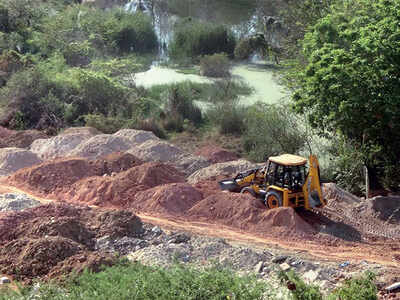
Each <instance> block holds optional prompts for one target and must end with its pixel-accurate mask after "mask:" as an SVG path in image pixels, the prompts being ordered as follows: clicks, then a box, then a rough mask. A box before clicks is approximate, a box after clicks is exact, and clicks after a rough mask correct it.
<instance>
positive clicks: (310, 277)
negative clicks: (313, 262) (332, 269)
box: [303, 270, 319, 283]
mask: <svg viewBox="0 0 400 300" xmlns="http://www.w3.org/2000/svg"><path fill="white" fill-rule="evenodd" d="M318 276H319V270H316V271H314V270H309V271H308V272H306V273H304V274H303V278H304V280H306V281H307V282H309V283H312V282H314V281H315V280H316V279H317V278H318Z"/></svg>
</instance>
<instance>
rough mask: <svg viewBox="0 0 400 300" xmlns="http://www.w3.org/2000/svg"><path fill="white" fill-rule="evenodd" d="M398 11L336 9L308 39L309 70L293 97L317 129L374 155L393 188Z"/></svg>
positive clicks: (399, 129) (399, 113)
mask: <svg viewBox="0 0 400 300" xmlns="http://www.w3.org/2000/svg"><path fill="white" fill-rule="evenodd" d="M399 13H400V7H399V6H398V3H397V2H396V1H387V0H379V1H368V0H362V1H346V2H343V3H342V2H340V3H339V4H337V5H335V6H334V8H333V11H332V13H330V14H329V15H327V16H325V17H323V18H322V19H320V20H319V21H318V22H317V23H316V25H315V26H314V27H313V28H312V30H311V31H310V32H309V33H308V34H306V37H305V39H304V55H305V57H306V58H307V60H306V65H307V66H306V68H304V70H303V71H301V72H299V73H298V76H297V81H296V84H297V87H298V88H297V91H296V93H295V95H294V100H295V102H296V109H297V111H298V112H304V111H306V110H308V111H310V112H311V118H310V122H311V124H313V125H314V126H315V127H318V128H320V129H323V130H330V131H338V132H340V133H341V134H343V136H345V137H346V138H347V139H351V140H353V141H354V143H355V145H356V147H359V148H361V147H363V148H365V149H368V155H367V156H366V157H365V159H366V161H365V164H366V165H367V166H368V167H369V169H370V173H376V174H377V176H378V177H380V178H381V184H383V185H387V187H390V188H392V189H399V185H398V182H399V179H400V172H399V171H398V170H399V169H400V165H399V161H398V157H397V154H396V153H398V149H399V147H400V106H399V103H400V96H399V95H400V87H399V85H398V82H399V80H400V78H399V76H400V75H399V74H400V68H399V67H400V64H399V61H400V39H399V36H400V28H399V26H398V15H399ZM389 166H395V167H394V168H388V167H389ZM385 178H387V179H391V180H390V181H389V182H388V181H387V180H384V179H385Z"/></svg>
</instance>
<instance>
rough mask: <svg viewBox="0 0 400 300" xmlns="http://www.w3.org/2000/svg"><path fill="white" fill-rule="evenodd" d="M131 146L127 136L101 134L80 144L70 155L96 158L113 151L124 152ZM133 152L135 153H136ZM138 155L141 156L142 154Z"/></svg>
mask: <svg viewBox="0 0 400 300" xmlns="http://www.w3.org/2000/svg"><path fill="white" fill-rule="evenodd" d="M129 148H130V143H129V141H128V140H127V139H125V138H122V137H118V136H113V135H111V134H99V135H95V136H93V137H91V138H90V139H88V140H87V141H84V142H83V143H81V144H79V145H78V146H77V147H76V148H75V149H74V150H72V151H71V152H70V153H69V156H79V157H86V158H90V159H96V158H98V157H100V156H104V155H108V154H111V153H113V152H123V151H126V150H128V149H129ZM132 154H133V155H135V154H134V153H132ZM135 156H137V155H135ZM137 157H139V158H141V157H140V156H137Z"/></svg>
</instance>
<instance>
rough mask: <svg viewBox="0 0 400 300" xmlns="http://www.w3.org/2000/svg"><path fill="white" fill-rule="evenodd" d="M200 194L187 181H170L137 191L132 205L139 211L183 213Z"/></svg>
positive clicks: (200, 197) (165, 213)
mask: <svg viewBox="0 0 400 300" xmlns="http://www.w3.org/2000/svg"><path fill="white" fill-rule="evenodd" d="M201 199H203V197H202V194H201V193H200V192H199V191H198V190H196V189H195V188H193V187H192V186H191V185H189V184H187V183H171V184H165V185H162V186H157V187H154V188H152V189H149V190H146V191H143V192H140V193H137V194H136V196H135V200H134V202H133V203H132V207H133V208H134V209H135V210H137V211H139V212H149V213H152V214H161V215H184V214H185V213H186V211H188V210H189V209H190V208H192V207H193V206H194V205H195V204H196V203H197V202H199V201H200V200H201Z"/></svg>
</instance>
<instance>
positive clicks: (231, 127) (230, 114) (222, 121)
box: [207, 99, 246, 135]
mask: <svg viewBox="0 0 400 300" xmlns="http://www.w3.org/2000/svg"><path fill="white" fill-rule="evenodd" d="M207 117H208V119H209V120H210V122H211V123H212V124H213V125H214V126H216V127H217V128H218V131H219V132H220V133H221V134H234V135H240V134H242V133H243V132H244V130H245V118H246V112H245V109H244V107H242V106H240V105H239V104H238V103H237V101H235V100H232V99H229V100H227V101H225V102H218V103H215V104H214V105H213V106H212V107H211V108H209V109H208V110H207Z"/></svg>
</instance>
